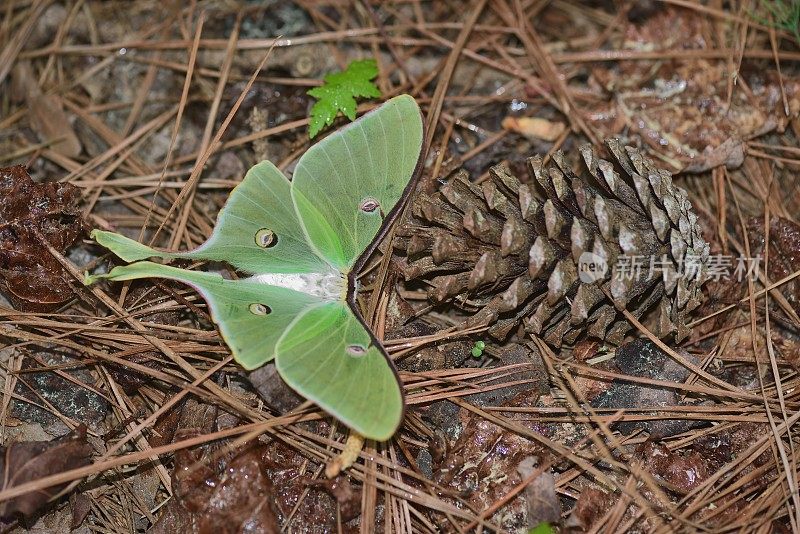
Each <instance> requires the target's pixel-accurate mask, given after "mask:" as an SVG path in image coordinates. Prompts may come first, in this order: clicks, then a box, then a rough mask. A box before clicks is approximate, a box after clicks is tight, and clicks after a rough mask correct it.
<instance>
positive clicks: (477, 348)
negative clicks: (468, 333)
mask: <svg viewBox="0 0 800 534" xmlns="http://www.w3.org/2000/svg"><path fill="white" fill-rule="evenodd" d="M485 348H486V343H484V342H483V341H476V342H475V345H474V346H473V347H472V357H473V358H480V357H481V356H483V349H485Z"/></svg>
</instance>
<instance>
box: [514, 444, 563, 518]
mask: <svg viewBox="0 0 800 534" xmlns="http://www.w3.org/2000/svg"><path fill="white" fill-rule="evenodd" d="M538 463H539V460H538V458H536V457H535V456H530V457H528V458H525V459H524V460H522V461H521V462H520V463H519V465H518V466H517V472H518V473H519V474H520V476H521V477H523V478H525V479H527V478H528V477H530V476H532V475H533V474H534V473H535V472H537V471H539V470H540V469H539V468H538V467H537V465H538ZM524 495H525V500H526V501H528V527H529V528H533V527H535V526H536V525H538V524H539V523H558V522H559V521H560V520H561V503H560V502H559V500H558V495H556V479H555V478H554V477H553V473H552V472H551V470H550V469H547V470H545V471H544V472H541V473H539V476H537V477H536V478H534V479H533V480H532V481H531V482H530V484H528V485H527V486H525V491H524Z"/></svg>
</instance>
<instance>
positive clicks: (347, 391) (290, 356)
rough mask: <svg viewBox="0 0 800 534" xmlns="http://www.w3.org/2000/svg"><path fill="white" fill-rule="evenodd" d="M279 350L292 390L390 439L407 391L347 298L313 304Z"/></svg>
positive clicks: (370, 432)
mask: <svg viewBox="0 0 800 534" xmlns="http://www.w3.org/2000/svg"><path fill="white" fill-rule="evenodd" d="M275 354H276V357H275V365H276V366H277V369H278V373H280V375H281V377H282V378H283V379H284V380H285V381H286V383H287V384H289V386H291V387H292V389H294V390H296V391H297V392H298V393H300V394H301V395H303V396H305V397H306V398H308V399H309V400H312V401H314V402H315V403H317V404H318V405H319V406H323V407H326V409H327V410H328V411H329V412H330V413H331V414H333V415H334V416H335V417H336V418H337V419H339V420H340V421H342V422H343V423H344V424H345V425H347V426H348V427H350V428H352V429H353V430H355V431H356V432H358V433H359V434H362V435H364V436H367V437H369V438H372V439H377V440H386V439H389V438H390V437H391V436H392V434H394V432H395V431H396V430H397V427H398V426H399V425H400V421H401V420H402V418H403V394H402V391H401V390H400V385H399V383H398V379H397V376H396V375H395V371H394V368H393V366H392V365H387V356H386V354H385V353H384V352H383V349H382V348H381V346H380V344H379V343H378V342H377V341H375V340H374V339H373V337H372V335H371V334H370V333H369V330H367V328H366V327H365V326H364V325H363V324H362V323H361V321H360V320H359V319H358V318H357V317H356V316H355V314H354V313H353V312H352V311H351V310H350V308H349V307H348V306H347V305H346V304H345V303H343V302H328V303H325V304H322V305H321V306H316V307H313V308H308V309H307V310H306V311H305V312H303V314H302V315H300V316H299V317H298V318H297V320H296V321H295V322H293V323H292V324H291V325H290V326H289V328H287V329H286V331H285V332H284V334H283V336H281V338H280V340H278V345H277V347H276V349H275Z"/></svg>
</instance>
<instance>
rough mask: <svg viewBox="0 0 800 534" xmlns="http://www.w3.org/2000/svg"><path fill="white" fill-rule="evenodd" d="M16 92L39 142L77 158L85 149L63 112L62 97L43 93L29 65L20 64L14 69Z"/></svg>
mask: <svg viewBox="0 0 800 534" xmlns="http://www.w3.org/2000/svg"><path fill="white" fill-rule="evenodd" d="M14 89H15V93H17V96H19V97H21V99H23V100H25V103H26V105H27V108H28V113H29V115H28V119H29V121H30V125H31V128H33V130H34V131H35V132H36V133H37V135H38V136H39V139H40V140H41V141H42V142H43V143H46V142H52V145H51V146H50V148H52V149H53V150H54V151H55V152H58V153H59V154H61V155H62V156H66V157H68V158H74V157H76V156H78V155H79V154H80V153H81V151H82V150H83V147H82V146H81V142H80V141H79V140H78V136H77V135H76V134H75V131H74V130H73V129H72V125H71V124H70V122H69V118H68V117H67V114H66V113H65V112H64V104H63V103H62V101H61V97H60V96H59V95H57V94H43V93H42V90H41V88H39V83H38V81H37V79H36V76H35V75H34V73H33V69H32V68H31V65H30V63H29V62H27V61H21V62H19V63H17V64H16V66H15V67H14Z"/></svg>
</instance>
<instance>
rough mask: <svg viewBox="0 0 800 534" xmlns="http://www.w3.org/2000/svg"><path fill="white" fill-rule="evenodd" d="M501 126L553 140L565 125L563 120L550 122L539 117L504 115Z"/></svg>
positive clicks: (530, 135) (525, 134) (527, 134)
mask: <svg viewBox="0 0 800 534" xmlns="http://www.w3.org/2000/svg"><path fill="white" fill-rule="evenodd" d="M502 125H503V128H504V129H506V130H509V131H512V132H516V133H518V134H520V135H524V136H525V137H528V138H532V139H541V140H543V141H550V142H552V141H555V140H556V139H558V138H559V137H560V136H561V134H563V133H564V130H566V129H567V126H566V125H565V124H564V123H563V122H552V121H549V120H547V119H542V118H539V117H510V116H509V117H506V118H505V119H503V122H502Z"/></svg>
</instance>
